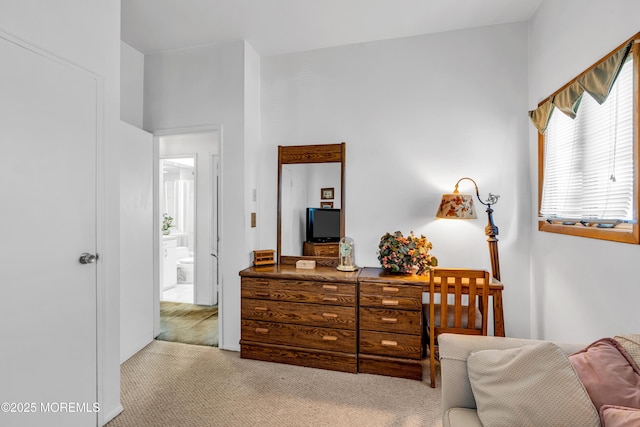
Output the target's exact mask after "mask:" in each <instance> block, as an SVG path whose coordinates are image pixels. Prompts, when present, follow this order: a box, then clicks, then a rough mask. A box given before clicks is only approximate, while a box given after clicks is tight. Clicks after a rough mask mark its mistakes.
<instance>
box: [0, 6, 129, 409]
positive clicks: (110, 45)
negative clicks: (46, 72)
mask: <svg viewBox="0 0 640 427" xmlns="http://www.w3.org/2000/svg"><path fill="white" fill-rule="evenodd" d="M0 29H2V30H3V31H6V32H8V33H10V34H13V35H15V36H17V37H18V38H20V39H23V40H25V41H27V42H29V43H31V44H34V45H36V46H38V47H40V48H42V49H44V50H46V51H49V52H51V53H53V54H55V55H57V56H59V57H62V58H65V59H67V60H69V61H70V62H73V63H75V64H78V65H80V66H82V67H84V68H86V69H88V70H90V71H91V72H93V73H95V74H97V75H100V76H102V77H103V78H104V81H105V92H104V93H105V123H106V124H105V126H106V128H105V129H104V134H105V153H104V160H105V185H104V192H105V206H104V221H105V230H107V231H106V232H105V233H104V236H105V239H104V244H103V248H104V251H103V253H102V254H101V257H100V259H101V263H102V267H103V269H104V271H105V282H104V289H103V301H104V318H103V319H104V325H105V329H104V341H103V342H102V349H103V354H101V355H100V357H101V363H102V366H103V376H102V377H101V378H98V384H99V389H100V390H99V395H101V396H102V397H103V402H102V406H101V411H100V414H99V419H102V420H108V419H109V418H111V417H113V416H114V415H115V414H116V413H118V411H120V410H121V406H120V363H119V361H120V354H119V348H120V347H119V346H120V344H119V341H120V321H119V319H120V312H119V307H120V286H119V280H120V241H119V228H120V222H119V219H120V213H119V194H118V192H119V186H120V183H119V174H120V170H119V166H118V160H119V159H118V144H117V135H118V126H119V120H120V2H119V1H102V0H58V1H55V2H51V1H48V0H6V1H3V2H2V5H1V12H0ZM43 143H46V141H43ZM99 320H100V319H99ZM42 321H43V322H46V319H42ZM15 369H23V370H25V371H27V370H29V366H16V367H15Z"/></svg>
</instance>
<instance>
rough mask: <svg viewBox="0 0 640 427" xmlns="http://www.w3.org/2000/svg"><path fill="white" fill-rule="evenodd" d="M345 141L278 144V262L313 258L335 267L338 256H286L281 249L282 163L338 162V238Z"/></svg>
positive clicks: (341, 226)
mask: <svg viewBox="0 0 640 427" xmlns="http://www.w3.org/2000/svg"><path fill="white" fill-rule="evenodd" d="M345 152H346V143H344V142H342V143H340V144H323V145H286V146H283V145H279V146H278V243H277V245H278V246H277V254H278V264H295V263H296V261H297V260H299V259H309V260H315V261H316V265H320V266H329V267H335V266H337V265H338V257H317V256H304V255H303V256H295V255H294V256H288V255H281V253H280V252H281V250H282V239H281V238H282V236H281V233H282V165H291V164H305V163H340V238H342V237H344V235H345V234H344V228H345V226H344V225H345V220H344V219H345V214H344V212H345V204H344V202H345V196H344V167H345Z"/></svg>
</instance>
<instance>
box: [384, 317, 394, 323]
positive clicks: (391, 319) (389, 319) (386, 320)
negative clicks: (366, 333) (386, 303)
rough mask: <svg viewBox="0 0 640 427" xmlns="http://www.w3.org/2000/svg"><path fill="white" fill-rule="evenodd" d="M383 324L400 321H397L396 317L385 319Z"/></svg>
mask: <svg viewBox="0 0 640 427" xmlns="http://www.w3.org/2000/svg"><path fill="white" fill-rule="evenodd" d="M380 320H382V321H383V322H387V323H397V322H398V319H396V318H395V317H383V318H382V319H380Z"/></svg>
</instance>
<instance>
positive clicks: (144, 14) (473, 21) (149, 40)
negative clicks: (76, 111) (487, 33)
mask: <svg viewBox="0 0 640 427" xmlns="http://www.w3.org/2000/svg"><path fill="white" fill-rule="evenodd" d="M540 3H542V0H121V4H122V30H121V36H122V40H123V41H124V42H125V43H127V44H128V45H130V46H132V47H133V48H135V49H137V50H139V51H140V52H142V53H145V54H149V53H154V52H159V51H163V50H172V49H181V48H186V47H194V46H204V45H210V44H218V43H227V42H231V41H236V40H246V41H247V42H248V43H249V44H250V45H251V46H252V47H253V48H254V49H255V50H256V51H257V52H258V54H259V55H260V56H270V55H279V54H284V53H290V52H297V51H303V50H311V49H318V48H324V47H331V46H338V45H344V44H352V43H361V42H367V41H373V40H383V39H390V38H396V37H406V36H414V35H418V34H428V33H436V32H442V31H450V30H459V29H463V28H472V27H481V26H486V25H495V24H504V23H508V22H518V21H526V20H528V19H529V18H530V17H531V16H532V15H533V14H534V12H535V11H536V9H537V8H538V6H539V5H540Z"/></svg>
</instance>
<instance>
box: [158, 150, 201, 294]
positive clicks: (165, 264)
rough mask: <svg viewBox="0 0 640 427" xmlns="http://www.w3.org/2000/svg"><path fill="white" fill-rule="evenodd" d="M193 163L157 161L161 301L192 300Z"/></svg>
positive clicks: (188, 159) (180, 159)
mask: <svg viewBox="0 0 640 427" xmlns="http://www.w3.org/2000/svg"><path fill="white" fill-rule="evenodd" d="M196 160H197V159H196V156H195V155H185V156H177V157H174V156H172V157H165V158H161V159H160V171H161V175H160V183H159V184H160V185H159V188H160V192H159V195H158V196H159V204H160V212H161V213H162V217H161V219H160V220H161V221H162V227H161V230H162V253H161V256H160V275H159V277H160V301H170V302H183V303H189V304H193V303H194V301H195V299H194V284H195V280H194V279H195V275H194V271H195V269H196V259H197V257H196V256H195V255H196V253H195V250H196V245H195V226H196V224H195V219H196V211H195V210H196V199H195V188H196Z"/></svg>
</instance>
